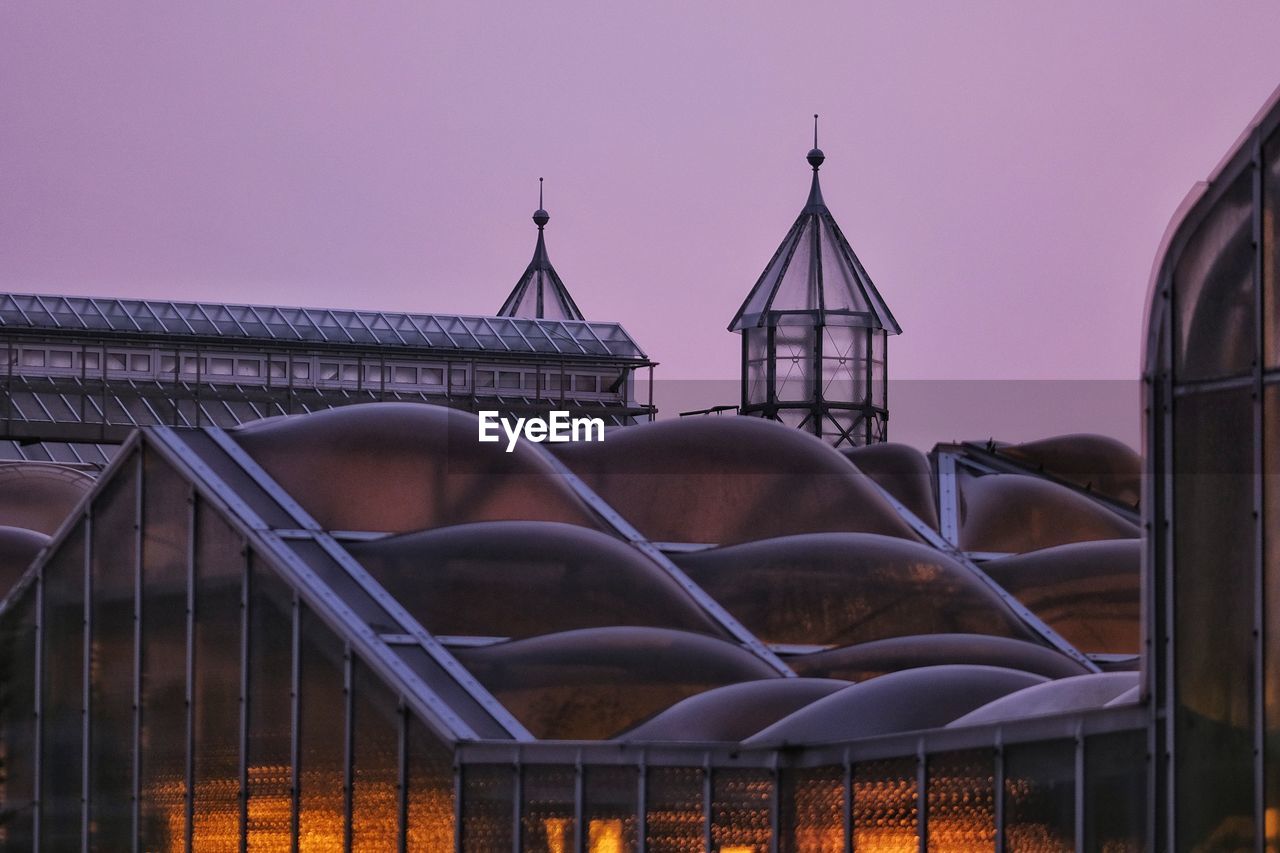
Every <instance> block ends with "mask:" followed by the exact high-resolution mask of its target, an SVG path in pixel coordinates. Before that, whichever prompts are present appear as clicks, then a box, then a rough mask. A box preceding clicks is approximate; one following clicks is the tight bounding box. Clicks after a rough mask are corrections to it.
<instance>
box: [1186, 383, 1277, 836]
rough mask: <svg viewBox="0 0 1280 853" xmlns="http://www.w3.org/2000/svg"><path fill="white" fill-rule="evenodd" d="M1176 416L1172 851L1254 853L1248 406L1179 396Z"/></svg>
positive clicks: (1220, 397)
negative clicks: (1220, 844)
mask: <svg viewBox="0 0 1280 853" xmlns="http://www.w3.org/2000/svg"><path fill="white" fill-rule="evenodd" d="M1173 412H1174V442H1175V449H1174V478H1175V479H1174V489H1175V494H1174V554H1173V587H1174V608H1175V617H1174V618H1175V624H1174V655H1175V661H1176V672H1175V673H1174V684H1175V687H1176V691H1177V707H1176V708H1175V709H1174V710H1175V714H1176V716H1175V722H1174V724H1175V726H1176V730H1175V731H1176V738H1177V743H1178V749H1177V752H1176V754H1175V761H1176V764H1175V773H1176V774H1177V778H1178V780H1179V781H1178V785H1177V787H1178V791H1177V793H1176V801H1175V806H1174V812H1175V814H1176V815H1177V818H1176V820H1177V825H1178V836H1179V843H1180V844H1182V843H1185V844H1186V845H1187V847H1188V849H1189V848H1191V847H1194V846H1196V845H1200V844H1205V843H1207V842H1208V840H1209V839H1210V838H1214V839H1224V838H1232V839H1241V841H1240V843H1241V844H1242V845H1244V846H1251V845H1252V843H1253V842H1252V830H1251V827H1252V814H1253V809H1252V802H1253V737H1252V727H1253V695H1254V694H1253V691H1252V690H1251V689H1250V685H1251V684H1252V683H1253V660H1254V654H1255V652H1254V640H1253V624H1252V622H1253V620H1252V619H1251V618H1249V617H1248V615H1246V614H1251V613H1252V612H1253V606H1254V580H1253V572H1252V570H1251V567H1252V566H1253V564H1254V530H1255V524H1256V523H1257V522H1256V520H1255V519H1254V517H1253V476H1252V470H1253V444H1252V442H1251V441H1250V440H1249V436H1251V435H1252V434H1253V405H1252V400H1251V396H1250V391H1249V389H1240V390H1233V391H1224V392H1216V393H1209V394H1195V395H1191V396H1186V397H1180V398H1178V399H1176V400H1175V401H1174V407H1173ZM1224 614H1234V616H1233V617H1232V618H1224ZM1224 833H1225V835H1224Z"/></svg>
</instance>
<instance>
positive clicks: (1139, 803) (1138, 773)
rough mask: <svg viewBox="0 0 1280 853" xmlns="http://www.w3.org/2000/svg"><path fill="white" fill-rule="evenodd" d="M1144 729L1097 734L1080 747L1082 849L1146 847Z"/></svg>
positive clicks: (1126, 852)
mask: <svg viewBox="0 0 1280 853" xmlns="http://www.w3.org/2000/svg"><path fill="white" fill-rule="evenodd" d="M1148 764H1149V759H1148V756H1147V733H1146V731H1137V732H1125V733H1123V734H1114V735H1100V736H1098V737H1093V738H1089V740H1088V741H1086V742H1085V747H1084V778H1085V785H1084V797H1085V803H1084V806H1085V808H1084V820H1085V824H1084V849H1085V850H1107V851H1114V853H1140V851H1142V850H1146V849H1147V845H1146V827H1147V808H1148V805H1147V767H1148Z"/></svg>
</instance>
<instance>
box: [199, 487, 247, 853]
mask: <svg viewBox="0 0 1280 853" xmlns="http://www.w3.org/2000/svg"><path fill="white" fill-rule="evenodd" d="M195 534H196V547H195V557H196V563H195V585H196V595H195V602H196V610H195V626H194V633H193V635H192V636H193V642H194V651H193V653H194V656H195V664H194V667H193V679H192V681H193V683H192V687H191V690H192V700H193V703H192V728H193V736H194V737H193V739H194V742H195V743H194V755H193V756H192V757H193V760H194V763H195V791H194V792H193V793H194V803H193V805H192V814H193V816H194V817H193V824H192V836H193V838H194V845H195V846H196V847H198V848H199V849H200V850H202V851H205V850H208V851H218V850H227V851H234V850H237V849H239V842H240V628H241V624H240V611H241V607H240V597H241V594H242V591H243V586H244V574H245V568H246V567H245V555H244V543H243V542H242V541H241V539H240V537H239V536H238V535H237V534H236V533H235V532H234V531H232V529H231V528H230V527H228V526H227V524H226V522H224V521H223V520H222V519H221V518H220V517H218V515H217V514H216V513H215V511H214V510H213V508H212V507H210V506H209V505H208V504H207V503H204V502H199V503H197V504H196V531H195Z"/></svg>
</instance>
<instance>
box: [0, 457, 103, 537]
mask: <svg viewBox="0 0 1280 853" xmlns="http://www.w3.org/2000/svg"><path fill="white" fill-rule="evenodd" d="M92 487H93V478H92V477H90V476H89V475H88V474H85V473H82V472H80V471H75V470H73V469H70V468H65V467H63V466H61V465H40V464H24V463H15V464H0V523H3V524H5V525H8V526H10V527H22V528H26V529H27V530H35V531H37V532H39V533H44V534H46V535H49V534H53V533H55V532H56V531H57V529H58V528H59V527H60V526H61V525H62V522H63V521H65V520H66V518H67V516H68V515H70V514H71V511H72V510H73V509H75V508H76V506H77V505H78V504H79V503H80V501H81V500H83V498H84V497H85V495H87V494H88V493H89V491H90V489H92Z"/></svg>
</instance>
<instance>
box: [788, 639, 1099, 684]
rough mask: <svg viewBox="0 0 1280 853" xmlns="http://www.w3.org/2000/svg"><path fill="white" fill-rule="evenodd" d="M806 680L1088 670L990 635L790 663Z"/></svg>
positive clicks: (898, 642)
mask: <svg viewBox="0 0 1280 853" xmlns="http://www.w3.org/2000/svg"><path fill="white" fill-rule="evenodd" d="M787 662H788V663H789V664H790V665H791V668H792V669H794V670H795V671H796V672H798V673H800V674H802V675H809V676H815V677H822V678H846V679H848V680H850V681H866V680H868V679H871V678H876V677H878V676H881V675H884V674H885V673H889V672H898V671H899V670H903V669H915V668H917V667H921V666H941V665H943V664H955V663H962V664H976V665H981V666H1003V667H1006V668H1008V669H1020V670H1022V671H1024V672H1033V673H1035V674H1036V675H1043V676H1045V677H1046V678H1066V677H1068V676H1072V675H1081V674H1083V673H1084V672H1086V670H1085V668H1084V666H1083V665H1081V664H1080V663H1078V662H1077V661H1075V660H1073V659H1071V658H1069V657H1067V656H1066V655H1064V654H1062V653H1061V652H1058V651H1055V650H1053V649H1050V648H1046V647H1045V646H1041V645H1037V644H1036V643H1030V642H1027V641H1026V640H1015V639H1012V638H1010V637H996V636H992V635H989V634H963V633H949V634H916V635H914V636H909V637H890V638H888V639H885V640H873V641H871V642H869V643H860V644H858V645H856V646H845V647H843V648H839V649H830V650H828V651H825V652H813V653H811V654H807V655H797V656H795V657H792V658H788V659H787Z"/></svg>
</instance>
